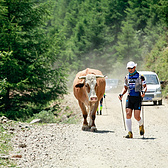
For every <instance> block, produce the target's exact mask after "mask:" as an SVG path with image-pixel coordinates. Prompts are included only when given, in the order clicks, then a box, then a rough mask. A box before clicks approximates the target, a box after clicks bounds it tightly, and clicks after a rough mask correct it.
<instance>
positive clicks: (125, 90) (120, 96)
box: [118, 86, 128, 100]
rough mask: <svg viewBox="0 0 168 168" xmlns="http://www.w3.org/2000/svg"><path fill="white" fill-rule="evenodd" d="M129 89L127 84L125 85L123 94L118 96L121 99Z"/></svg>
mask: <svg viewBox="0 0 168 168" xmlns="http://www.w3.org/2000/svg"><path fill="white" fill-rule="evenodd" d="M127 90H128V88H127V86H124V88H123V90H122V92H121V94H119V96H118V98H119V99H120V100H122V97H123V95H124V94H125V93H126V92H127Z"/></svg>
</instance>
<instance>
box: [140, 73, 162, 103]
mask: <svg viewBox="0 0 168 168" xmlns="http://www.w3.org/2000/svg"><path fill="white" fill-rule="evenodd" d="M138 72H139V73H140V74H141V75H143V76H144V77H145V80H146V85H147V92H146V93H145V97H144V98H143V102H153V104H154V105H156V104H157V102H158V104H159V105H162V92H161V85H160V83H161V82H160V81H159V78H158V76H157V74H156V73H154V72H151V71H138Z"/></svg>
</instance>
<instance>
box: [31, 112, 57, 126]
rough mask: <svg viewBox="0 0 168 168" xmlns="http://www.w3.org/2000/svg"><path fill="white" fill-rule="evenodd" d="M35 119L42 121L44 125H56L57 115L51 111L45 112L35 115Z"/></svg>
mask: <svg viewBox="0 0 168 168" xmlns="http://www.w3.org/2000/svg"><path fill="white" fill-rule="evenodd" d="M33 118H35V119H37V118H38V119H41V122H42V123H55V122H56V118H55V115H54V114H53V112H52V111H51V110H49V111H46V110H43V111H41V112H40V113H38V114H34V116H33Z"/></svg>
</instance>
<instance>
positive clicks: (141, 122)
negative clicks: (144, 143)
mask: <svg viewBox="0 0 168 168" xmlns="http://www.w3.org/2000/svg"><path fill="white" fill-rule="evenodd" d="M138 123H139V126H141V125H143V120H142V118H141V119H140V120H139V121H138Z"/></svg>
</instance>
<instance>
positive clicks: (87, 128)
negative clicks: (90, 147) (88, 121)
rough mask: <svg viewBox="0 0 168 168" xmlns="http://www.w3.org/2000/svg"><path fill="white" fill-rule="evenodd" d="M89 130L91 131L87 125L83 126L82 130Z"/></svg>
mask: <svg viewBox="0 0 168 168" xmlns="http://www.w3.org/2000/svg"><path fill="white" fill-rule="evenodd" d="M89 129H90V128H89V127H88V126H87V125H83V126H82V130H83V131H89Z"/></svg>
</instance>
